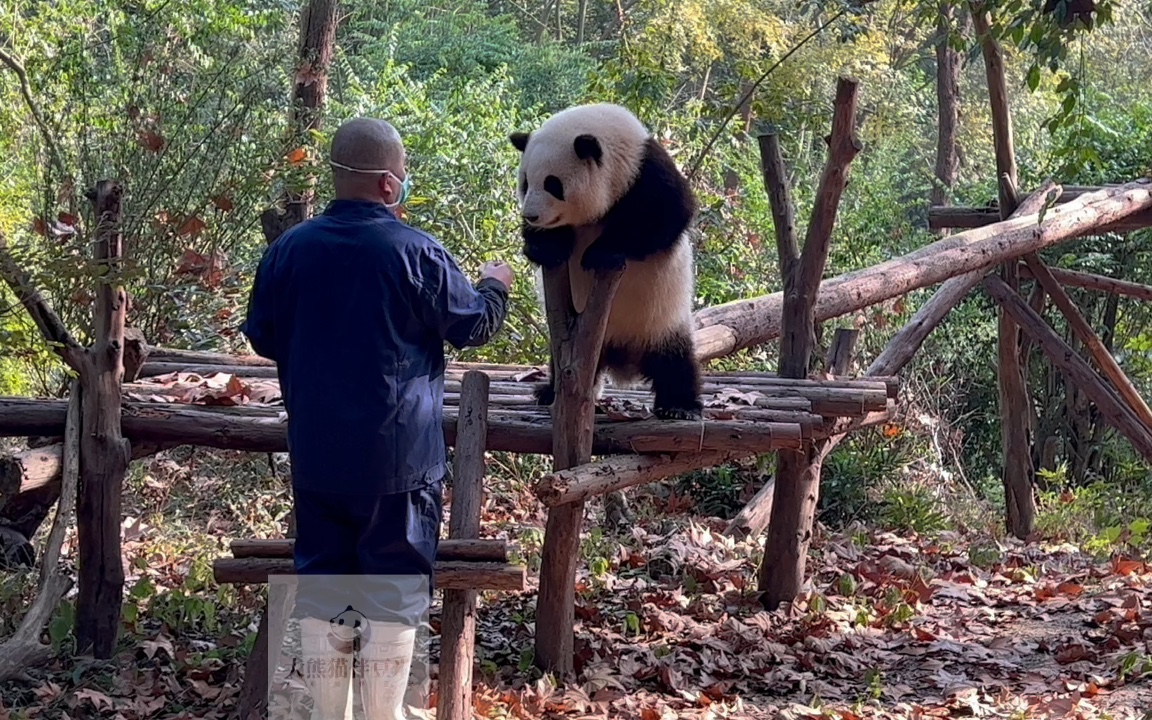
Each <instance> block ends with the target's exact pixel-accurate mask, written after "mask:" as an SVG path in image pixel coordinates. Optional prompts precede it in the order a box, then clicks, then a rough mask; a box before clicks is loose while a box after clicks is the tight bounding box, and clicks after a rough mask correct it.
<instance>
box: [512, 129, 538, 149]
mask: <svg viewBox="0 0 1152 720" xmlns="http://www.w3.org/2000/svg"><path fill="white" fill-rule="evenodd" d="M531 135H532V133H525V132H514V133H512V134H511V135H509V136H508V139H509V140H510V141H512V147H514V148H516V149H517V150H519V151H520V152H524V148H526V147H528V138H529V136H531Z"/></svg>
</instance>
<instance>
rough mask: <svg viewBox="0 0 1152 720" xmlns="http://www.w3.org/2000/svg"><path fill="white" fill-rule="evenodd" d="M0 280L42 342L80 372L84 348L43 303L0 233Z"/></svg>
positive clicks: (42, 299) (49, 307) (41, 297)
mask: <svg viewBox="0 0 1152 720" xmlns="http://www.w3.org/2000/svg"><path fill="white" fill-rule="evenodd" d="M0 278H2V279H3V280H4V282H6V283H8V287H10V288H12V292H13V293H15V294H16V299H17V300H19V301H20V304H21V305H23V306H24V309H25V310H27V311H28V314H29V315H30V316H31V317H32V321H33V322H35V323H36V327H37V328H39V329H40V334H41V335H43V336H44V340H45V341H46V342H47V343H48V345H49V346H51V347H52V349H53V350H55V351H56V353H57V354H59V355H60V357H61V358H62V359H63V360H64V362H66V363H68V366H69V367H71V368H72V369H73V370H75V371H76V372H80V367H81V365H82V364H83V357H84V347H83V346H82V345H81V344H80V343H79V342H77V341H76V338H74V337H72V333H70V332H68V328H67V327H66V326H65V325H64V321H63V320H61V319H60V316H59V315H57V314H56V311H55V310H53V309H52V307H51V306H50V305H49V304H48V301H47V300H45V299H44V296H43V295H42V294H41V293H40V290H39V289H37V288H36V286H35V285H33V283H32V278H31V276H29V275H28V273H26V272H25V271H24V270H23V269H22V268H21V267H20V266H19V265H18V264H17V263H16V260H15V259H13V257H12V255H11V253H9V252H8V241H7V239H6V238H5V237H4V235H3V234H2V233H0Z"/></svg>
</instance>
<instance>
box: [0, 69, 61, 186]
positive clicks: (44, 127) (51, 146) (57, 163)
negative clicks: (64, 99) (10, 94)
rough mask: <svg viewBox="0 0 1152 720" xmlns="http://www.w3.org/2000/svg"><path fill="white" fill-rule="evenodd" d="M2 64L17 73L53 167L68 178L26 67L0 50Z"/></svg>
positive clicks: (25, 100) (21, 89)
mask: <svg viewBox="0 0 1152 720" xmlns="http://www.w3.org/2000/svg"><path fill="white" fill-rule="evenodd" d="M0 62H2V63H4V64H5V65H7V66H8V68H9V69H10V70H11V71H12V72H14V73H16V77H17V78H18V79H19V80H20V94H21V95H23V96H24V102H25V104H27V105H28V111H29V112H31V113H32V119H33V120H35V121H36V126H37V127H38V128H40V134H41V135H42V136H43V138H44V144H45V145H47V146H48V154H49V156H50V157H51V158H52V165H53V166H54V167H55V168H56V172H58V173H60V177H63V178H66V177H68V171H67V170H65V169H64V156H63V155H61V154H60V147H59V146H58V145H57V144H56V140H55V138H53V137H52V130H51V129H50V128H49V127H48V123H47V122H45V121H44V115H43V114H42V113H41V112H40V106H39V105H37V104H36V98H34V97H32V86H31V85H29V84H28V73H27V72H26V71H25V70H24V66H23V65H22V64H20V61H19V60H17V59H16V58H14V57H12V56H11V55H9V54H8V53H7V52H5V51H4V50H3V49H0Z"/></svg>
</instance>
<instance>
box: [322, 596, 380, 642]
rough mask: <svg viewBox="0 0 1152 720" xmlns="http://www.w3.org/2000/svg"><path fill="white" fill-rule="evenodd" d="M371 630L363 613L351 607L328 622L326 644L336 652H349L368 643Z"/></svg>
mask: <svg viewBox="0 0 1152 720" xmlns="http://www.w3.org/2000/svg"><path fill="white" fill-rule="evenodd" d="M370 632H371V630H370V628H369V625H368V618H366V617H365V616H364V613H362V612H360V611H359V610H357V609H355V608H353V607H352V606H351V605H349V606H348V607H346V608H344V609H343V610H341V611H340V613H339V614H337V615H336V616H335V617H333V618H332V619H330V620H329V621H328V642H329V643H330V644H331V645H332V647H333V648H335V649H336V650H340V651H341V652H351V651H352V649H353V648H355V647H357V646H359V647H363V646H364V645H365V644H366V643H367V642H368V637H369V634H370Z"/></svg>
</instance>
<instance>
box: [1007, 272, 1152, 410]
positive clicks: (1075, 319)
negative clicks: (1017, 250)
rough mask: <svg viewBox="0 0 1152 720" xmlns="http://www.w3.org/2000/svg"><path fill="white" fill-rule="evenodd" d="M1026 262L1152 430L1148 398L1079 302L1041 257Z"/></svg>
mask: <svg viewBox="0 0 1152 720" xmlns="http://www.w3.org/2000/svg"><path fill="white" fill-rule="evenodd" d="M1024 261H1025V262H1026V263H1027V265H1028V269H1029V270H1031V272H1032V277H1034V278H1036V282H1038V283H1039V284H1040V286H1041V287H1043V288H1044V292H1046V293H1047V294H1048V296H1049V297H1050V298H1052V302H1053V304H1055V305H1056V307H1057V308H1059V309H1060V312H1061V314H1063V315H1064V319H1065V320H1067V321H1068V326H1069V327H1070V328H1072V333H1073V334H1074V335H1075V336H1076V337H1077V338H1079V339H1080V342H1082V343H1084V347H1085V348H1087V350H1088V354H1089V355H1090V356H1091V357H1092V360H1093V361H1094V362H1095V364H1096V367H1097V368H1099V370H1100V372H1101V373H1103V374H1104V377H1106V378H1108V379H1109V380H1111V381H1112V386H1113V387H1114V388H1115V389H1116V391H1117V392H1119V394H1120V397H1121V398H1122V399H1123V400H1124V401H1125V402H1126V403H1128V407H1129V408H1131V410H1132V411H1133V412H1134V413H1135V414H1136V417H1138V418H1140V421H1141V422H1143V423H1144V425H1145V426H1146V427H1147V428H1149V429H1150V430H1152V410H1149V408H1148V404H1147V403H1145V402H1144V398H1142V397H1140V393H1139V391H1137V390H1136V388H1135V387H1134V386H1133V385H1132V381H1131V380H1129V379H1128V376H1127V375H1125V374H1124V371H1123V370H1121V369H1120V366H1119V365H1118V364H1117V363H1116V360H1115V358H1113V357H1112V353H1110V352H1108V348H1106V347H1104V343H1102V342H1101V341H1100V338H1099V337H1097V335H1096V333H1095V331H1093V330H1092V326H1091V325H1089V324H1088V321H1087V320H1085V319H1084V316H1083V315H1081V314H1080V311H1079V310H1078V309H1077V308H1076V305H1075V303H1073V302H1072V299H1071V298H1070V297H1068V293H1066V292H1064V289H1063V288H1062V287H1060V283H1058V282H1057V281H1056V278H1055V277H1053V276H1052V273H1050V272H1048V267H1047V266H1046V265H1045V264H1044V263H1043V262H1041V260H1040V258H1038V257H1036V256H1035V255H1025V256H1024Z"/></svg>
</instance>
